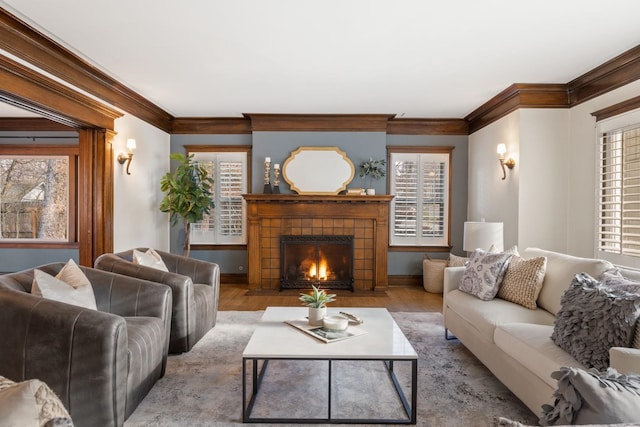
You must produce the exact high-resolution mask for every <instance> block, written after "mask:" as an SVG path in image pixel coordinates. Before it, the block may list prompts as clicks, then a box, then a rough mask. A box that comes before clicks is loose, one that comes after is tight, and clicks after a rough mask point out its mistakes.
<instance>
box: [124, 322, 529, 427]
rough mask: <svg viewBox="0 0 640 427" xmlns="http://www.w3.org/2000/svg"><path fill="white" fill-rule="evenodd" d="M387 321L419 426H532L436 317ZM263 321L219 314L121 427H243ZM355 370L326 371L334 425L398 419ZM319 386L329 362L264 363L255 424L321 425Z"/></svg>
mask: <svg viewBox="0 0 640 427" xmlns="http://www.w3.org/2000/svg"><path fill="white" fill-rule="evenodd" d="M391 314H392V316H393V317H394V318H395V320H396V322H397V323H398V325H399V326H400V328H401V329H402V331H403V332H404V334H405V335H406V336H407V338H408V339H409V341H410V342H411V343H412V345H413V347H414V349H415V350H416V352H417V353H418V355H419V361H418V425H420V426H451V427H457V426H460V427H462V426H465V427H466V426H496V425H498V418H499V417H506V418H510V419H512V420H516V421H519V422H522V423H523V424H533V425H536V424H537V422H538V417H537V416H536V415H534V414H532V413H531V411H529V409H528V408H527V407H526V406H525V405H523V404H522V403H521V402H520V401H519V400H518V399H517V398H516V397H515V396H514V395H513V394H512V393H511V392H510V391H509V390H507V389H506V388H505V387H504V386H503V385H502V384H501V383H500V382H499V381H498V380H497V379H495V377H494V376H493V375H492V374H491V373H490V372H489V370H488V369H486V368H485V367H484V366H483V365H482V364H481V363H480V362H479V361H478V360H477V359H476V358H475V357H474V356H473V355H472V354H471V353H470V352H469V351H468V350H467V349H466V348H465V347H464V346H463V345H462V344H460V343H459V342H458V341H457V340H451V341H447V340H445V339H444V328H443V326H442V315H441V314H440V313H424V312H422V313H391ZM261 316H262V312H261V311H221V312H219V313H218V323H217V325H216V327H215V328H214V329H212V330H211V331H209V333H207V335H206V336H205V337H204V338H203V339H202V340H201V341H200V342H199V343H198V344H196V345H195V347H194V348H193V349H192V350H191V351H190V352H189V353H185V354H181V355H173V356H169V361H168V364H167V372H166V375H165V376H164V378H162V379H161V380H160V381H159V382H158V383H157V384H156V385H155V386H154V388H153V389H152V390H151V392H150V393H149V395H148V396H147V397H146V398H145V399H144V401H143V402H142V403H141V404H140V406H139V407H138V408H137V409H136V411H135V412H134V413H133V414H132V415H131V417H129V419H128V420H127V421H126V423H125V427H134V426H135V427H137V426H233V425H239V424H242V351H243V350H244V347H245V345H246V343H247V342H248V341H249V338H250V337H251V333H252V332H253V330H254V328H255V326H256V324H257V322H258V320H259V319H260V317H261ZM355 339H357V338H355ZM327 345H330V344H327ZM354 363H355V362H337V363H335V364H334V367H333V378H334V381H335V384H333V389H334V399H337V401H338V402H339V404H338V403H335V402H334V403H333V404H332V405H333V411H334V412H333V416H334V417H336V418H337V417H341V416H345V417H363V416H364V417H370V418H374V417H379V418H385V419H387V418H391V419H393V418H398V417H403V416H402V414H401V412H402V407H401V405H400V403H399V399H398V398H397V397H396V395H395V392H394V391H393V389H392V388H391V385H390V382H389V380H388V377H387V376H386V374H385V372H384V369H383V366H382V363H381V362H366V364H365V365H362V364H360V363H358V364H355V365H354ZM396 370H397V374H398V377H399V380H400V382H401V383H402V384H410V382H409V377H410V375H409V372H410V367H409V364H408V363H403V364H398V366H396ZM326 378H327V362H318V361H273V362H271V363H270V365H269V369H268V370H267V374H266V375H265V379H264V382H263V386H262V388H261V390H260V394H259V398H258V399H257V401H256V405H255V407H254V413H253V416H256V417H258V416H262V415H269V416H274V415H275V416H283V417H291V416H303V415H306V416H318V417H322V416H326V415H325V414H326V412H323V411H326V409H325V408H326V405H327V401H326V400H327V399H326V396H325V394H324V393H325V390H326V388H327V379H326ZM314 394H315V396H314ZM407 395H409V393H408V391H407ZM261 425H269V424H261Z"/></svg>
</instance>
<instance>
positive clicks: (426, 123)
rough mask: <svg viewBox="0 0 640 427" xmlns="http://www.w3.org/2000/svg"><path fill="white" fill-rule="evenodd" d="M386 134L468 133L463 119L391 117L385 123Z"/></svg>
mask: <svg viewBox="0 0 640 427" xmlns="http://www.w3.org/2000/svg"><path fill="white" fill-rule="evenodd" d="M387 134H388V135H468V134H469V127H468V124H467V122H466V121H465V120H464V119H414V118H407V119H403V118H393V119H390V120H389V122H388V123H387Z"/></svg>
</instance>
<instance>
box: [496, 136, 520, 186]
mask: <svg viewBox="0 0 640 427" xmlns="http://www.w3.org/2000/svg"><path fill="white" fill-rule="evenodd" d="M497 151H498V159H499V160H500V166H502V179H503V180H504V179H506V178H507V170H506V169H505V168H504V167H505V166H506V167H508V168H509V169H513V167H514V166H515V165H516V161H515V160H513V159H512V158H511V157H509V158H508V159H507V160H505V155H506V154H507V146H506V145H505V144H498V150H497Z"/></svg>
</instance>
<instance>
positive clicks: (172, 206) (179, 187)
mask: <svg viewBox="0 0 640 427" xmlns="http://www.w3.org/2000/svg"><path fill="white" fill-rule="evenodd" d="M170 158H171V160H175V161H177V162H179V164H178V167H176V169H175V170H174V171H173V172H167V173H166V174H165V175H164V176H163V177H162V178H161V179H160V190H162V191H163V192H164V193H166V194H165V196H164V198H163V199H162V202H161V203H160V210H161V211H162V212H169V213H170V214H171V225H176V223H177V222H178V217H181V218H182V220H183V222H184V245H183V246H182V253H183V255H185V256H189V253H190V252H191V245H190V234H191V224H192V223H194V222H198V221H200V220H202V218H203V217H204V215H205V214H208V213H209V210H210V209H211V208H213V207H214V202H213V199H212V198H211V195H212V192H211V189H212V187H213V178H211V177H210V176H209V175H208V172H207V170H206V169H204V168H203V167H202V166H199V165H198V163H197V162H194V161H193V154H191V155H189V156H186V155H184V154H182V153H173V154H171V156H170Z"/></svg>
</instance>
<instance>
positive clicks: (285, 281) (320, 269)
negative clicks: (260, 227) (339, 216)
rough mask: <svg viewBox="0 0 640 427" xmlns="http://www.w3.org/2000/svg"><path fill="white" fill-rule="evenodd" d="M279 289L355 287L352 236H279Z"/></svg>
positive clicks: (350, 288)
mask: <svg viewBox="0 0 640 427" xmlns="http://www.w3.org/2000/svg"><path fill="white" fill-rule="evenodd" d="M280 259H281V268H280V271H281V280H280V289H307V288H310V287H311V285H315V286H321V287H322V288H328V289H348V290H351V291H353V281H354V279H353V236H315V235H314V236H289V235H284V236H280Z"/></svg>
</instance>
